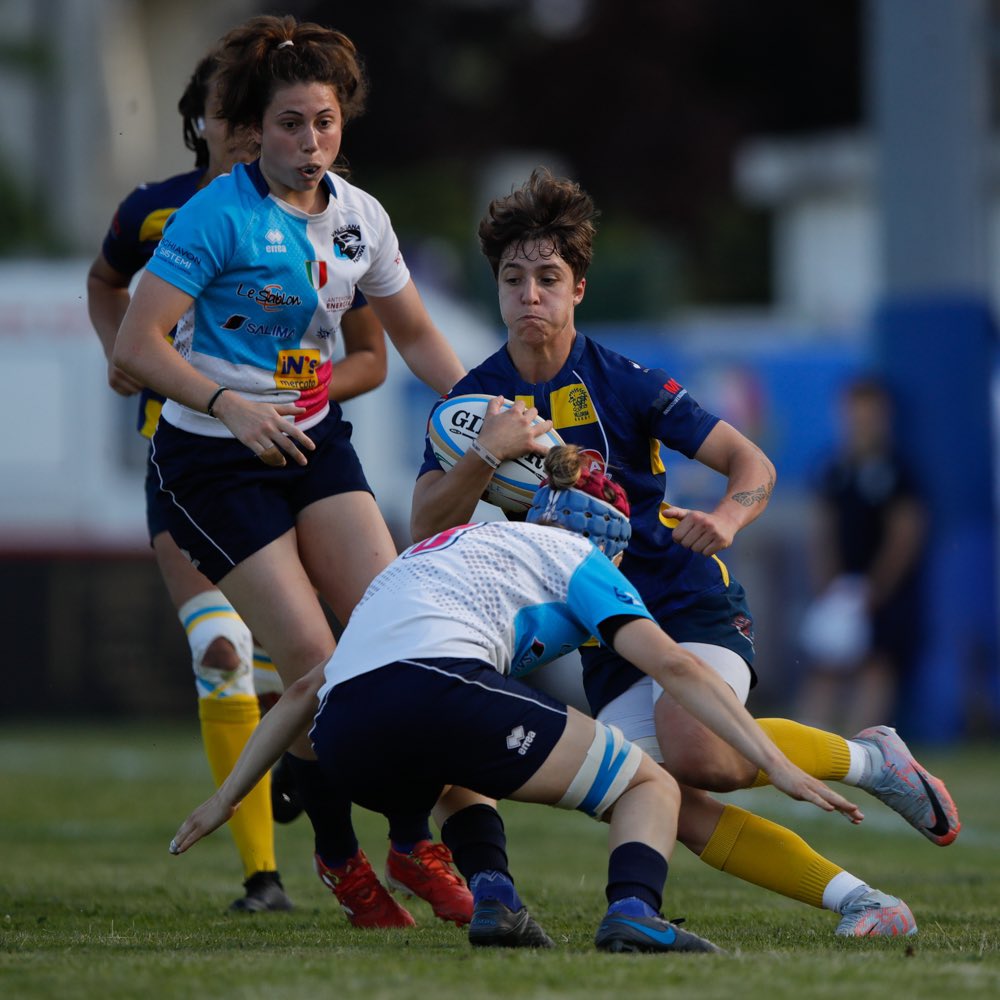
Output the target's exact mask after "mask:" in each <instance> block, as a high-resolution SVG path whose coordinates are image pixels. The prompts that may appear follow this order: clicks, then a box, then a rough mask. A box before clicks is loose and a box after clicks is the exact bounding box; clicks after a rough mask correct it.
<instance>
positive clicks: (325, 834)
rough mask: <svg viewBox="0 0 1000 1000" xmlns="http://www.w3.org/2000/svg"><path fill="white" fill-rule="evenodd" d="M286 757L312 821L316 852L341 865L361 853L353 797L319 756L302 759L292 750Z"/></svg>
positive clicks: (329, 863) (326, 861)
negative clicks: (326, 769)
mask: <svg viewBox="0 0 1000 1000" xmlns="http://www.w3.org/2000/svg"><path fill="white" fill-rule="evenodd" d="M284 759H285V761H286V762H287V763H288V766H289V767H290V768H291V770H292V774H293V775H294V776H295V787H296V788H297V789H298V791H299V798H300V799H301V800H302V808H303V809H304V810H305V812H306V815H307V816H308V817H309V822H310V823H312V828H313V834H314V837H315V846H316V853H317V854H318V855H319V856H320V857H321V858H322V859H323V861H324V863H325V864H327V865H329V866H330V867H331V868H339V867H340V866H341V865H343V864H345V863H346V862H347V861H348V860H350V859H351V858H353V857H354V855H355V854H357V853H358V838H357V837H356V836H355V834H354V826H353V824H352V823H351V800H350V798H348V797H347V796H345V795H344V794H342V793H340V792H338V790H337V789H336V788H335V787H334V786H333V784H332V783H331V781H330V779H329V778H328V777H327V776H326V773H325V772H324V771H323V768H322V767H321V766H320V763H319V761H318V760H303V759H302V758H301V757H296V756H294V755H293V754H290V753H286V754H285V758H284Z"/></svg>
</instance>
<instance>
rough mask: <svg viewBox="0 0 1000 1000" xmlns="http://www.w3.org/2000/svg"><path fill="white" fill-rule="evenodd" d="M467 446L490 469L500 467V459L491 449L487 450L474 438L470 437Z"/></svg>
mask: <svg viewBox="0 0 1000 1000" xmlns="http://www.w3.org/2000/svg"><path fill="white" fill-rule="evenodd" d="M469 447H470V448H471V449H472V451H474V452H475V453H476V454H477V455H478V456H479V457H480V458H481V459H482V460H483V461H484V462H485V463H486V464H487V465H488V466H489V467H490V468H491V469H498V468H500V459H499V458H497V457H496V455H494V454H493V452H491V451H487V450H486V449H485V448H484V447H483V446H482V445H481V444H480V443H479V441H478V440H477V439H476V438H473V439H472V444H470V445H469Z"/></svg>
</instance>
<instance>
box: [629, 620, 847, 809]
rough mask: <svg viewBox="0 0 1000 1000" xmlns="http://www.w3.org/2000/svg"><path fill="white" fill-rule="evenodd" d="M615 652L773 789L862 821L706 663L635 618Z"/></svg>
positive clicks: (653, 626) (652, 625)
mask: <svg viewBox="0 0 1000 1000" xmlns="http://www.w3.org/2000/svg"><path fill="white" fill-rule="evenodd" d="M613 645H614V648H615V651H616V652H617V653H619V654H620V655H621V656H623V657H625V659H627V660H628V661H629V662H631V663H634V664H635V665H636V666H637V667H638V668H639V669H640V670H642V671H643V672H644V673H647V674H649V675H650V676H651V677H652V678H653V680H655V681H657V682H658V683H659V684H660V685H661V686H662V687H663V689H664V690H665V691H668V692H669V693H670V694H671V696H672V697H674V698H676V699H677V701H678V702H679V703H680V704H681V705H683V706H684V708H686V709H687V710H688V711H689V712H690V713H691V714H692V715H693V716H694V717H695V718H696V719H698V720H699V721H700V722H703V723H704V724H705V725H706V726H708V728H709V729H711V730H712V731H713V732H714V733H716V734H717V735H719V736H721V737H722V738H723V739H724V740H725V741H726V742H727V743H729V744H731V745H732V746H734V747H735V748H736V749H737V750H739V751H740V753H742V754H743V756H744V757H746V758H747V760H749V761H750V762H751V763H753V764H756V765H757V767H759V768H760V769H761V770H762V771H766V772H767V774H768V776H769V777H770V779H771V783H772V784H773V785H774V787H775V788H778V789H780V790H781V791H782V792H784V793H785V794H786V795H789V796H791V798H793V799H801V800H803V801H805V802H811V803H812V804H813V805H815V806H819V808H820V809H825V810H826V811H827V812H833V811H834V810H837V811H839V812H842V813H843V814H844V815H845V816H846V817H847V818H848V819H849V820H851V822H852V823H860V822H861V820H862V819H864V816H863V814H862V812H861V810H860V809H859V808H858V807H857V806H856V805H854V804H853V803H852V802H849V801H848V800H847V799H845V798H844V797H843V796H842V795H840V794H838V793H837V792H835V791H834V790H833V789H832V788H829V787H828V786H827V785H825V784H824V783H823V782H822V781H820V780H819V779H818V778H813V777H812V776H811V775H808V774H806V773H805V771H803V770H801V769H800V768H798V767H796V766H795V765H794V764H793V763H792V762H791V761H790V760H789V759H788V758H787V757H786V756H785V755H784V754H783V753H782V752H781V751H780V750H779V749H778V748H777V747H776V746H775V745H774V743H773V742H771V739H770V738H769V737H768V736H767V734H766V733H765V732H764V731H763V729H761V728H760V726H758V725H757V723H756V722H755V721H754V719H753V716H751V715H750V713H749V712H748V711H747V710H746V709H745V708H744V707H743V706H742V705H741V704H740V702H739V700H738V699H737V697H736V695H735V694H733V692H732V689H731V688H730V687H729V686H728V685H727V684H725V683H724V682H723V681H722V679H721V678H720V677H719V675H718V674H716V673H715V671H714V670H712V669H711V667H709V666H708V664H706V663H704V662H703V661H701V660H699V659H698V657H696V656H695V655H694V654H692V653H690V652H688V651H687V650H686V649H684V648H683V647H681V646H679V645H678V644H677V643H676V642H674V641H673V639H671V638H670V637H669V636H668V635H666V633H664V632H663V631H662V630H661V629H660V627H659V626H658V625H656V624H654V623H653V622H652V621H650V620H649V619H648V618H634V619H632V621H630V622H628V623H627V624H625V625H623V626H622V627H621V628H620V629H618V631H617V632H616V633H615V636H614V640H613Z"/></svg>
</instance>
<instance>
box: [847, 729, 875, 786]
mask: <svg viewBox="0 0 1000 1000" xmlns="http://www.w3.org/2000/svg"><path fill="white" fill-rule="evenodd" d="M847 749H848V750H849V751H850V752H851V763H850V764H849V765H848V768H847V774H845V775H844V776H843V778H841V779H840V780H841V781H842V782H843V783H844V784H845V785H860V786H861V787H864V786H865V784H866V783H869V779H870V778H871V776H872V772H873V771H874V770H875V767H876V765H880V764H881V763H882V761H881V759H879V760H876V759H875V757H876V754H877V751H876V750H875V748H874V747H872V746H869V744H867V743H856V742H855V741H854V740H848V741H847Z"/></svg>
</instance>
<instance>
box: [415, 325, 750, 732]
mask: <svg viewBox="0 0 1000 1000" xmlns="http://www.w3.org/2000/svg"><path fill="white" fill-rule="evenodd" d="M472 392H481V393H487V394H489V395H491V396H501V395H502V396H504V397H505V398H507V399H520V400H523V401H524V403H525V404H526V405H528V406H536V407H538V412H539V413H540V414H541V416H542V417H545V418H549V419H551V420H552V422H553V425H554V426H555V429H556V430H557V431H558V432H559V434H560V436H561V437H562V438H563V440H564V441H566V442H567V443H569V444H575V445H578V446H579V447H580V448H582V449H584V451H585V453H586V457H587V458H589V460H590V461H591V462H592V463H594V464H596V465H597V466H598V467H600V468H601V469H603V470H604V471H605V472H606V473H607V474H608V475H610V476H611V477H612V478H613V479H615V480H617V481H618V482H620V483H621V484H622V486H623V487H624V488H625V491H626V492H627V493H628V498H629V503H630V504H631V507H632V516H631V522H632V539H631V541H630V542H629V546H628V548H627V549H626V550H625V558H624V560H623V561H622V564H621V569H622V572H623V573H624V574H625V576H626V577H627V578H628V580H629V581H630V582H631V583H632V584H633V585H634V586H635V588H636V589H637V590H638V592H639V594H640V596H641V597H642V600H643V602H644V603H645V605H646V607H647V608H648V609H649V611H650V612H651V613H652V615H653V617H654V618H655V619H656V621H657V622H658V623H659V624H660V625H661V626H662V627H663V629H664V631H666V632H667V634H668V635H671V636H674V637H676V638H678V639H681V640H684V641H700V642H707V643H711V644H715V645H724V646H727V647H728V648H732V649H733V650H734V651H735V652H737V653H738V654H739V655H741V656H743V657H744V658H745V659H746V660H747V663H748V665H750V664H751V663H752V660H753V645H752V636H751V635H750V629H751V627H752V619H751V617H750V614H749V610H748V609H747V608H746V604H745V601H744V598H743V590H742V588H741V587H740V586H739V584H738V583H737V582H736V581H735V580H731V579H730V576H729V571H728V570H727V568H726V566H725V564H724V563H723V562H722V560H720V559H719V557H718V556H703V555H700V554H699V553H697V552H692V551H691V550H690V549H686V548H684V546H682V545H678V544H677V543H676V542H674V540H673V529H674V527H675V526H676V523H677V522H676V521H674V520H672V519H670V518H667V517H665V516H664V515H663V510H664V509H665V508H666V507H667V506H668V499H669V482H668V478H667V471H666V468H665V466H664V462H663V446H664V445H665V446H666V447H667V448H669V449H671V450H673V451H677V452H680V454H682V455H684V456H685V457H687V458H693V457H694V455H695V453H696V452H697V451H698V449H699V448H700V447H701V445H702V442H704V440H705V438H706V437H708V434H709V432H710V431H711V430H712V428H713V427H714V426H715V425H716V424H717V423H718V422H719V418H718V417H717V416H714V415H713V414H711V413H708V412H707V411H706V410H704V409H702V408H701V407H700V406H699V405H698V404H697V403H696V402H695V401H694V400H693V399H692V398H691V396H690V394H689V393H688V392H687V390H686V389H684V388H683V386H681V385H679V384H678V382H677V381H676V380H675V379H673V378H671V376H670V375H668V374H667V373H666V372H665V371H663V370H662V369H659V368H643V367H642V366H641V365H639V364H636V363H635V362H634V361H631V360H629V359H628V358H626V357H624V356H623V355H621V354H618V353H617V352H615V351H611V350H608V349H607V348H606V347H602V346H601V345H600V344H597V343H595V342H594V341H592V340H590V339H589V338H587V337H585V336H583V335H582V334H580V333H577V335H576V340H575V341H574V343H573V348H572V350H571V351H570V355H569V358H568V359H567V361H566V364H565V365H563V367H562V369H561V370H560V371H559V373H558V374H557V375H556V377H555V378H553V379H552V380H551V381H549V382H541V383H537V384H532V383H530V382H525V381H524V379H523V378H521V376H520V375H519V374H518V372H517V369H516V368H515V367H514V364H513V362H512V361H511V359H510V355H509V354H508V352H507V348H506V346H504V347H502V348H501V349H500V350H499V351H497V352H496V354H494V355H492V357H489V358H487V359H486V361H484V362H483V363H482V364H481V365H479V366H477V367H476V368H473V370H472V371H471V372H469V374H468V375H466V376H465V378H463V379H462V380H461V381H460V382H459V383H458V384H457V385H456V386H455V387H454V388H453V389H452V391H451V395H453V396H458V395H462V394H464V393H472ZM440 469H441V466H440V465H439V464H438V461H437V459H436V458H435V457H434V452H433V449H432V447H431V445H430V442H429V441H428V442H427V446H426V448H425V450H424V463H423V465H422V466H421V468H420V475H423V474H424V473H425V472H430V471H432V470H440ZM581 654H582V656H583V667H584V676H583V684H584V689H585V691H586V694H587V699H588V701H589V702H590V706H591V711H592V712H593V713H594V714H597V713H598V712H599V711H600V710H601V709H602V708H603V707H604V706H605V705H606V704H608V702H609V701H611V700H612V699H613V698H615V697H617V696H618V695H619V694H621V693H622V692H623V691H625V690H626V689H627V688H628V687H629V686H630V685H631V684H633V683H634V682H635V681H637V680H639V679H640V678H641V676H642V674H641V672H640V671H639V670H637V669H636V668H635V667H633V666H632V665H631V664H630V663H628V662H627V661H625V660H623V659H622V658H621V657H620V656H618V655H617V654H616V653H614V651H613V650H610V649H604V648H603V647H600V648H598V644H597V643H596V641H595V640H591V641H590V642H589V643H588V644H587V645H586V646H585V647H584V648H583V649H582V650H581Z"/></svg>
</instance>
